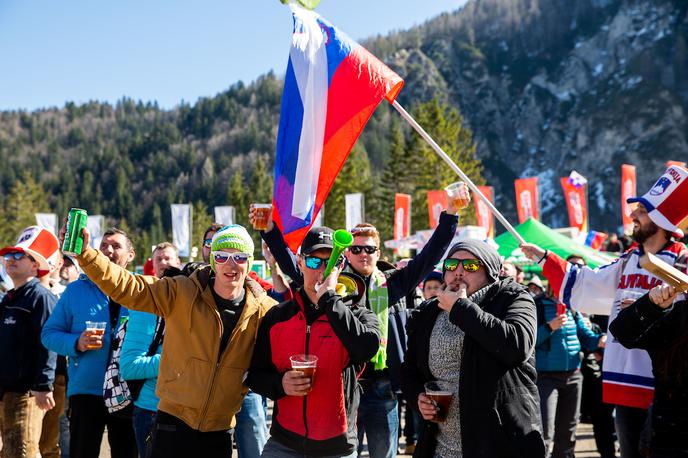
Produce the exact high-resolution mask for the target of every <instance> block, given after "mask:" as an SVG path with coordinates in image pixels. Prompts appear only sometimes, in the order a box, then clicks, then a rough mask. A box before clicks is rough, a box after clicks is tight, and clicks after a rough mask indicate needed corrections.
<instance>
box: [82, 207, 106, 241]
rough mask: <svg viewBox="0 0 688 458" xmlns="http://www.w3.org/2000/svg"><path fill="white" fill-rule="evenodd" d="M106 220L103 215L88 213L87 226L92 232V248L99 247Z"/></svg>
mask: <svg viewBox="0 0 688 458" xmlns="http://www.w3.org/2000/svg"><path fill="white" fill-rule="evenodd" d="M104 221H105V218H103V215H88V221H87V223H86V227H88V232H89V233H90V234H91V242H90V245H91V247H92V248H98V247H99V246H100V242H101V241H102V240H103V222H104Z"/></svg>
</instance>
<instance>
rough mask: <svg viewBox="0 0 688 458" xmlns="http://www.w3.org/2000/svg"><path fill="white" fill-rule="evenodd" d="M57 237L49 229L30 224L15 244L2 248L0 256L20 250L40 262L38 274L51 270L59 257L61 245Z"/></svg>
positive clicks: (40, 275) (44, 273)
mask: <svg viewBox="0 0 688 458" xmlns="http://www.w3.org/2000/svg"><path fill="white" fill-rule="evenodd" d="M59 245H60V244H59V242H58V241H57V237H55V235H53V233H52V232H50V231H49V230H47V229H45V228H42V227H39V226H29V227H27V228H26V229H24V230H23V231H22V233H21V234H20V235H19V238H18V239H17V243H16V244H15V245H14V246H8V247H5V248H3V249H2V250H0V256H2V255H4V254H6V253H11V252H15V251H18V252H20V253H26V254H28V255H29V256H31V257H32V258H33V259H34V260H35V261H36V262H37V263H38V276H39V277H42V276H43V275H46V274H47V273H48V272H50V268H51V267H52V266H54V265H55V261H56V260H57V258H58V257H59V253H60V246H59Z"/></svg>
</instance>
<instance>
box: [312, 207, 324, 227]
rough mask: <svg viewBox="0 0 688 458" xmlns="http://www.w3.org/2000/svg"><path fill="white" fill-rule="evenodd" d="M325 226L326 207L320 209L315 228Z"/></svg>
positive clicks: (314, 224)
mask: <svg viewBox="0 0 688 458" xmlns="http://www.w3.org/2000/svg"><path fill="white" fill-rule="evenodd" d="M324 225H325V206H324V205H323V206H322V207H320V211H319V212H318V216H316V217H315V221H314V222H313V227H323V226H324Z"/></svg>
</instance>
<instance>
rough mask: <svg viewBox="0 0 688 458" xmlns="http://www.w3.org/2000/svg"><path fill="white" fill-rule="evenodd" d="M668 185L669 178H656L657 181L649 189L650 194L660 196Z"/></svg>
mask: <svg viewBox="0 0 688 458" xmlns="http://www.w3.org/2000/svg"><path fill="white" fill-rule="evenodd" d="M670 185H671V180H669V179H668V178H667V177H661V178H660V179H659V180H657V183H655V185H654V186H653V187H652V189H650V195H652V196H661V195H662V194H664V192H665V191H666V190H667V188H668V187H669V186H670Z"/></svg>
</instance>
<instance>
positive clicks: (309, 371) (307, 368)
mask: <svg viewBox="0 0 688 458" xmlns="http://www.w3.org/2000/svg"><path fill="white" fill-rule="evenodd" d="M289 360H290V361H291V368H292V370H295V371H299V372H301V373H302V374H303V375H304V377H308V378H309V379H311V389H313V382H314V381H315V369H316V367H317V366H318V357H317V356H315V355H293V356H291V357H290V358H289Z"/></svg>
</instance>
